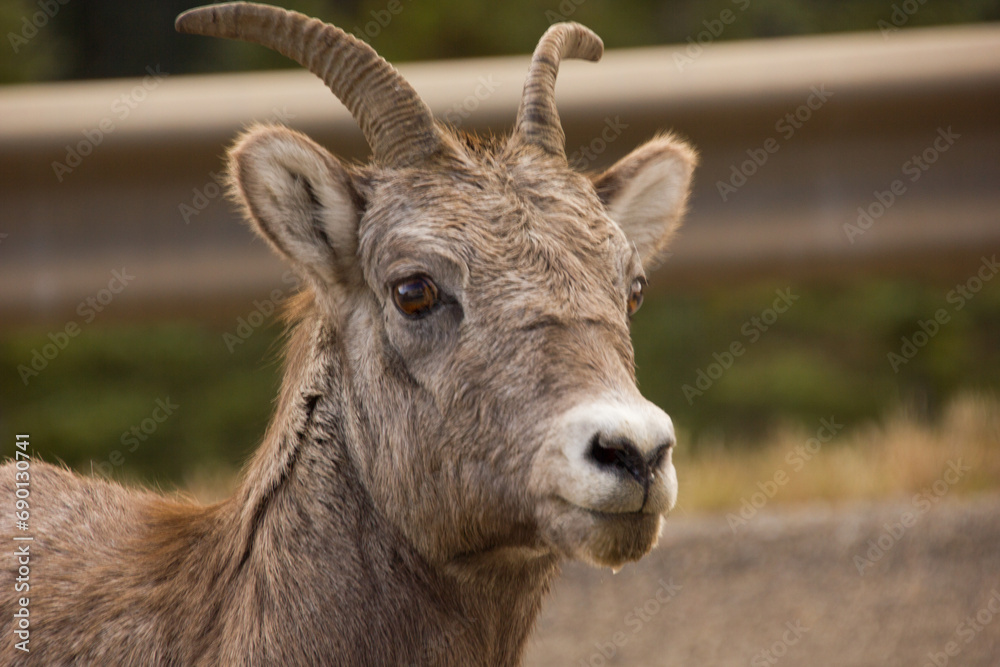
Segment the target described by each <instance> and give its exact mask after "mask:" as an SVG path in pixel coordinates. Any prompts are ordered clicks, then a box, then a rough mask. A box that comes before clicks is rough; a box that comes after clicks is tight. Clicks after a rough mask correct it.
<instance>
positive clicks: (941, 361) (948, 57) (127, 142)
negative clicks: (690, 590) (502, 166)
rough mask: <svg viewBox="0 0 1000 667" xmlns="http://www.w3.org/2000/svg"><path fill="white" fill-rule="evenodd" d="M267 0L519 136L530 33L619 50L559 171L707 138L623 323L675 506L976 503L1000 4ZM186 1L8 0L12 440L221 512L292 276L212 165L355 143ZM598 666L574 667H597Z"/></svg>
mask: <svg viewBox="0 0 1000 667" xmlns="http://www.w3.org/2000/svg"><path fill="white" fill-rule="evenodd" d="M284 4H285V6H287V7H289V8H292V9H297V10H300V11H302V12H305V13H307V14H310V15H313V16H318V17H321V18H323V19H324V20H327V21H329V22H333V23H335V24H337V25H339V26H341V27H342V28H344V29H345V30H347V31H348V32H352V33H353V34H355V35H356V36H358V37H359V38H361V39H364V40H366V41H368V42H369V43H370V44H371V45H372V46H373V47H375V49H376V50H378V51H379V52H380V53H381V54H383V55H384V56H385V57H386V58H387V59H389V60H390V61H392V62H393V63H395V64H398V65H399V66H400V69H401V71H402V72H403V74H404V76H406V77H407V78H408V79H409V80H410V81H411V82H412V83H413V84H414V86H415V87H416V89H417V90H418V92H420V93H421V95H422V96H424V98H425V99H426V100H427V102H428V103H429V104H430V105H431V107H432V108H433V109H434V111H435V113H436V114H438V116H439V117H442V118H444V119H446V120H448V121H449V122H451V123H452V124H454V125H456V126H460V127H462V128H463V129H468V130H474V131H475V130H479V131H486V130H493V131H498V132H499V131H504V130H506V129H508V128H509V127H510V125H511V123H512V122H513V119H514V113H515V110H516V106H517V101H518V98H519V94H520V87H521V84H522V82H523V76H524V73H525V72H526V70H527V66H528V62H529V61H528V54H529V53H530V52H531V51H532V49H533V48H534V45H535V43H536V42H537V40H538V38H539V36H540V35H541V34H542V33H543V32H544V30H545V29H546V28H547V27H548V26H549V25H550V24H551V23H553V22H556V21H561V20H574V21H580V22H582V23H584V24H586V25H588V26H590V27H592V28H594V29H595V30H596V31H597V32H598V33H599V34H600V35H601V36H602V38H603V39H604V42H605V45H606V47H607V49H608V53H607V54H606V56H605V58H604V59H603V60H602V62H601V63H599V64H596V65H595V64H590V63H577V62H567V63H565V64H564V66H563V69H562V72H561V75H560V80H559V87H558V98H557V99H558V103H559V109H560V114H561V115H562V118H563V121H564V125H565V127H566V131H567V153H568V154H569V156H570V159H571V161H572V162H573V164H574V165H575V166H577V167H579V168H581V169H586V170H599V169H601V168H603V167H605V166H607V165H609V164H611V163H612V162H613V161H614V160H616V159H618V158H619V157H621V156H623V155H624V154H626V153H627V152H628V151H630V150H631V149H633V148H634V147H635V146H637V145H638V144H640V143H641V142H642V141H644V140H645V139H647V138H649V137H651V136H653V135H654V134H655V133H656V132H658V131H664V130H672V131H674V132H676V133H678V134H679V135H681V136H683V137H685V138H687V139H688V140H690V141H691V142H692V143H693V144H694V145H695V146H697V147H698V149H699V150H700V153H701V164H700V166H699V168H698V170H697V172H696V184H695V190H694V193H693V196H692V199H691V203H690V213H689V215H688V218H687V222H686V223H685V227H684V228H683V229H682V230H681V232H680V233H679V234H678V236H677V238H676V242H675V244H674V245H673V247H672V248H671V253H670V256H669V257H667V258H666V260H665V262H664V263H663V266H662V267H661V268H660V270H659V271H657V272H656V273H655V274H653V281H652V284H651V287H650V290H649V294H648V296H647V298H646V302H645V305H644V306H643V309H642V311H641V312H640V313H639V315H638V316H637V317H636V318H635V320H634V324H633V337H634V341H635V346H636V356H637V361H638V372H639V379H640V384H641V388H642V390H643V392H644V394H645V395H646V396H647V397H649V398H650V399H651V400H653V401H654V402H656V403H657V404H659V405H660V406H662V407H663V408H664V409H665V410H666V411H667V412H668V413H670V414H671V416H672V417H673V419H674V421H675V424H676V426H677V429H678V433H679V442H680V447H679V449H678V452H677V457H678V460H677V467H678V475H679V477H680V483H681V495H680V505H679V507H678V512H679V513H680V514H681V515H682V517H683V516H689V517H699V516H706V517H715V518H716V519H712V520H717V521H719V522H722V523H721V524H720V525H722V526H723V527H722V528H720V530H721V531H722V532H723V533H724V534H726V535H729V534H730V531H731V533H732V534H736V533H737V527H738V526H739V525H740V524H739V523H738V521H739V519H736V526H737V527H734V523H733V518H732V517H739V518H742V519H743V520H744V521H749V520H750V519H752V518H753V517H754V515H755V514H756V510H757V509H760V507H762V506H763V505H764V504H768V503H775V504H777V505H785V504H788V505H789V506H798V504H799V503H802V502H806V503H807V505H808V506H815V503H817V502H822V503H825V505H824V506H831V507H854V505H852V503H857V502H879V503H890V504H891V503H894V502H895V503H904V504H905V503H907V502H910V503H915V502H916V501H915V500H910V499H911V498H916V496H914V495H913V494H919V493H923V492H926V491H927V489H937V488H939V487H938V486H935V484H938V485H940V483H941V480H942V479H944V478H943V475H945V473H946V472H947V470H948V469H949V467H948V466H949V462H954V461H955V460H956V459H960V460H962V461H963V465H966V466H968V468H969V469H968V471H966V472H963V474H962V475H961V479H960V480H958V481H957V482H955V483H951V482H949V483H948V484H947V485H946V486H945V487H943V488H944V493H943V494H939V495H948V497H949V500H953V499H959V498H962V499H968V502H974V501H975V500H976V499H977V498H981V497H992V496H991V495H990V492H995V491H996V488H997V486H998V484H1000V407H998V406H1000V403H998V399H997V390H998V387H1000V278H998V277H997V274H998V273H1000V265H998V263H997V255H998V254H1000V214H998V211H1000V165H998V159H997V156H998V155H1000V24H997V23H991V22H994V21H998V20H1000V0H954V1H951V2H936V1H934V0H903V1H897V2H891V1H889V0H885V1H884V2H883V1H873V0H847V1H845V0H836V1H834V0H808V1H807V0H780V1H779V0H712V1H707V2H704V1H699V2H695V1H693V0H676V1H665V0H656V1H654V0H617V1H616V2H611V0H542V1H535V0H516V1H513V2H504V3H485V2H484V3H472V2H466V1H459V0H374V1H357V2H349V1H343V2H333V1H332V0H331V1H323V0H288V1H287V2H285V3H284ZM189 6H191V3H187V2H178V1H175V0H165V1H160V2H156V3H148V2H143V3H136V2H126V1H124V0H89V1H86V2H85V1H84V0H24V1H13V0H0V34H2V35H3V36H4V40H3V41H4V42H5V43H4V44H3V45H2V46H0V51H2V53H3V55H2V56H0V84H2V86H0V433H3V434H4V435H3V442H7V443H9V442H11V441H12V440H13V436H12V434H13V433H15V432H17V433H21V432H28V433H30V434H31V435H32V436H33V437H32V445H33V447H34V450H35V452H36V453H37V455H39V456H41V457H43V458H45V459H47V460H50V461H56V460H59V461H64V462H65V463H66V464H67V465H69V466H71V467H73V468H75V469H77V470H80V471H84V472H94V473H95V474H99V475H106V476H109V477H112V478H114V479H118V480H126V481H130V482H131V481H141V482H145V483H153V484H156V485H158V486H160V487H162V488H166V489H172V488H187V489H194V491H195V492H196V494H198V495H199V496H201V497H203V498H214V497H219V496H220V495H221V494H223V493H224V492H225V490H226V489H227V488H230V487H231V485H232V484H233V480H234V479H235V475H236V471H238V469H239V467H240V466H241V464H242V462H243V461H244V460H245V459H246V458H247V456H248V455H249V454H250V453H251V452H252V451H253V449H254V447H255V446H256V444H257V443H258V442H259V441H260V438H261V437H262V435H263V431H264V428H265V425H266V423H267V421H268V419H269V416H270V414H271V410H272V400H273V398H274V396H275V393H276V389H277V386H278V382H279V375H280V368H281V364H280V352H281V347H282V344H281V333H282V327H281V325H280V323H279V322H278V318H277V317H276V316H275V313H276V312H277V310H278V309H279V308H280V303H281V301H282V300H283V299H285V298H286V297H287V296H289V295H291V294H292V293H294V291H295V288H296V287H295V280H294V278H293V277H292V276H291V275H290V274H289V273H288V272H287V271H286V269H285V267H283V266H281V264H280V263H279V262H277V260H275V259H273V258H272V256H271V254H270V253H269V252H268V251H267V250H266V248H265V247H264V246H263V244H262V243H261V242H259V241H257V240H255V239H254V238H252V235H251V233H250V232H249V231H248V230H247V229H246V228H244V227H243V225H242V224H241V222H240V221H239V219H238V218H237V216H236V215H235V214H234V211H233V207H232V206H231V205H230V204H229V202H227V201H226V199H225V196H224V194H223V192H222V189H221V188H220V185H219V183H220V182H221V180H222V156H223V154H224V151H225V147H226V146H227V145H228V144H229V143H230V142H231V141H232V139H233V137H234V136H235V135H236V134H237V133H238V132H239V131H240V129H241V128H243V127H245V126H246V125H248V124H250V123H252V122H254V121H262V122H281V123H284V124H287V125H289V126H291V127H294V128H297V129H300V130H302V131H305V132H307V133H308V134H310V135H311V136H312V137H314V138H315V139H317V140H318V141H319V142H320V143H322V144H324V145H326V146H327V147H328V148H330V149H331V150H332V151H333V152H335V153H337V154H338V155H341V156H343V157H345V158H347V159H359V160H361V159H364V157H365V155H366V152H367V148H366V147H365V145H364V142H363V139H362V137H361V134H360V132H358V131H357V129H356V128H355V127H354V124H353V121H352V120H351V119H350V117H349V116H348V115H347V113H346V111H345V110H344V109H343V108H341V107H340V105H339V103H338V102H337V101H336V100H335V99H334V97H333V96H332V95H331V94H330V93H329V92H328V91H327V90H326V89H325V88H324V87H323V85H322V84H321V83H320V82H319V81H318V80H316V79H315V78H314V77H312V75H310V74H308V73H306V72H302V71H301V70H300V69H299V68H298V67H297V66H296V65H295V64H294V63H291V62H290V61H287V60H285V59H283V58H282V57H281V56H278V55H276V54H274V53H272V52H270V51H268V50H266V49H263V48H259V47H256V46H251V45H247V44H240V43H234V42H228V41H223V40H212V39H205V38H198V37H191V36H181V35H178V34H176V33H175V32H174V30H173V19H174V17H175V16H176V14H177V13H179V12H180V11H182V10H184V9H186V8H188V7H189ZM7 453H9V451H8V452H7ZM779 473H781V474H782V475H784V476H783V477H781V479H783V480H784V481H781V482H780V483H779V481H777V480H779V477H778V475H779ZM949 479H950V478H949ZM755 494H756V495H755ZM761 494H764V495H761ZM758 499H761V501H760V502H759V503H758ZM748 503H749V505H748ZM809 503H812V504H811V505H809ZM748 507H749V509H748ZM866 507H867V506H866ZM904 507H905V505H904ZM991 507H992V506H991ZM751 510H752V511H751ZM740 512H742V514H741V513H740ZM990 512H992V509H991V510H990ZM747 515H749V518H748V516H747ZM879 516H881V515H879ZM887 516H889V520H890V522H891V520H892V518H893V516H895V515H894V514H892V512H890V513H889V515H887ZM706 520H709V519H706ZM994 523H995V521H994ZM876 528H877V526H876ZM681 533H682V534H683V531H681ZM852 539H853V538H852ZM858 539H860V538H858ZM983 540H985V542H984V544H986V545H987V546H989V545H992V547H990V548H993V547H995V542H990V540H989V539H988V538H985V537H984V538H983ZM862 543H863V540H862ZM993 550H994V551H996V549H995V548H993ZM692 553H693V552H692ZM761 558H762V559H766V555H765V556H761ZM846 562H847V563H848V567H850V561H849V560H848V561H846ZM978 562H980V563H982V562H983V561H982V560H980V561H978ZM582 576H583V575H578V579H577V581H578V582H579V581H583V579H580V578H579V577H582ZM994 577H995V571H994ZM588 581H591V583H593V580H588ZM618 584H619V585H623V586H626V587H627V586H628V585H631V584H628V583H627V582H625V583H623V582H622V579H619V580H618ZM588 585H589V584H588ZM593 585H595V586H600V585H605V584H604V582H603V580H601V581H600V582H598V583H597V584H593ZM973 588H974V589H976V586H975V585H974V586H973ZM574 590H583V589H579V588H578V589H574ZM976 590H978V589H976ZM640 594H641V593H640ZM567 595H569V594H568V593H567ZM970 595H971V593H970ZM567 599H568V598H567ZM969 600H972V598H968V600H966V598H962V600H960V601H959V602H962V601H964V602H962V604H959V603H958V602H956V605H955V609H957V610H959V611H960V610H962V609H967V608H970V605H978V604H980V602H981V601H980V600H979V598H975V600H974V601H969ZM728 602H731V601H727V603H728ZM581 604H583V603H582V602H581ZM963 604H964V605H965V606H962V605H963ZM973 611H974V608H973ZM618 613H619V612H618V611H614V612H606V613H605V615H606V616H608V614H610V616H609V617H608V618H609V622H612V623H618V624H619V625H620V623H621V617H620V616H616V614H618ZM622 613H623V612H622ZM955 613H956V614H957V613H958V611H956V612H955ZM789 618H791V617H789ZM817 618H818V616H817ZM946 618H950V617H948V616H946ZM956 618H957V617H956ZM956 622H957V621H956ZM546 623H548V625H545V624H543V634H544V631H552V632H555V631H556V629H557V628H556V626H555V625H554V624H555V623H556V622H555V621H554V620H551V619H550V620H549V621H546ZM950 623H951V621H950V620H949V621H947V623H945V625H946V626H947V628H946V630H947V631H948V632H950V631H951V628H952V627H953V625H954V624H950ZM949 624H950V625H949ZM915 627H919V625H918V626H915ZM546 628H547V629H548V630H546ZM757 630H758V629H757V628H753V629H752V631H751V630H748V631H747V632H748V635H747V636H748V637H750V638H751V639H748V640H747V641H748V642H750V643H749V644H747V646H751V644H752V643H753V641H755V640H753V639H752V637H754V636H756V633H757ZM945 634H947V632H946V633H945ZM987 634H990V635H991V636H992V639H991V640H990V641H989V642H988V641H987V640H983V641H981V642H980V643H979V644H977V646H978V648H977V649H976V650H977V651H982V652H983V653H982V655H984V656H986V655H989V651H990V650H992V648H994V647H996V644H997V639H996V637H997V633H996V628H994V629H993V630H992V631H990V632H989V633H987ZM647 639H649V640H650V641H651V639H650V638H647ZM977 641H978V640H977ZM990 642H992V643H990ZM903 643H905V642H903ZM761 645H763V642H762V643H761ZM553 646H555V645H553ZM560 646H561V645H560ZM595 646H597V645H596V644H595ZM892 646H893V645H891V644H890V645H888V648H886V649H885V650H886V651H890V652H891V651H893V650H895V649H893V648H892ZM935 646H936V645H935ZM702 648H704V647H702ZM785 648H786V649H788V647H787V646H786V647H785ZM896 648H898V646H897V647H896ZM931 648H932V649H933V648H934V647H933V646H932V647H931ZM564 649H565V647H562V648H559V649H558V651H564ZM538 650H539V651H540V653H538V655H542V654H544V651H543V650H542V649H538ZM546 650H548V649H546ZM551 650H552V651H554V652H553V653H552V654H551V655H552V656H556V657H554V658H553V659H554V660H556V661H557V662H559V661H558V659H557V658H558V656H559V655H563V656H564V657H565V653H559V652H558V651H557V650H556V649H555V648H552V649H551ZM595 650H596V651H597V652H592V653H590V654H589V655H587V654H586V652H584V654H581V655H580V656H579V657H580V661H579V664H591V665H598V664H604V663H602V662H601V661H600V660H599V658H601V656H603V657H604V658H605V659H606V660H605V661H606V662H607V664H611V663H612V662H614V659H612V658H609V657H607V653H606V652H604V653H601V651H600V650H598V649H595ZM598 654H600V655H598ZM696 654H697V651H695V650H694V649H692V651H689V652H688V653H686V654H684V655H686V656H688V657H689V658H690V657H691V656H692V655H696ZM546 655H547V654H546ZM817 655H827V656H828V657H829V655H834V654H833V653H830V654H829V655H828V654H826V653H819V654H817ZM963 655H964V656H965V658H966V659H967V661H971V662H968V663H967V664H973V663H975V662H976V661H975V660H974V656H975V655H979V654H978V653H975V652H974V651H972V650H971V649H970V650H969V651H966V652H965V653H964V654H963ZM595 656H596V657H595ZM743 657H745V658H747V659H748V660H749V658H750V654H749V653H748V654H746V655H745V656H743ZM702 658H703V659H705V660H709V662H702V663H700V664H711V656H708V657H705V656H704V655H703V656H702ZM814 658H815V656H814ZM740 659H742V658H740ZM830 659H831V660H834V658H830ZM917 659H923V654H921V655H919V656H917V657H915V658H914V660H917ZM654 662H656V664H659V663H658V662H657V661H653V662H641V661H640V664H653V663H654ZM736 662H738V661H736ZM736 662H734V663H733V664H736ZM744 662H745V661H744ZM539 664H552V663H551V662H544V661H542V662H539ZM567 664H568V662H567ZM572 664H578V663H577V661H576V658H575V657H574V658H573V660H572ZM719 664H721V662H720V663H719ZM760 664H764V663H760ZM769 664H773V663H769ZM809 664H828V663H826V662H823V660H822V659H819V658H815V659H812V660H811V661H810V662H809ZM829 664H894V663H889V662H885V663H877V662H875V663H866V662H865V661H863V660H862V661H860V662H850V661H846V662H840V663H838V662H836V661H834V662H830V663H829ZM899 664H903V663H899ZM906 664H916V663H915V662H911V663H906ZM935 664H939V663H935ZM979 664H987V662H982V663H979Z"/></svg>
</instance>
